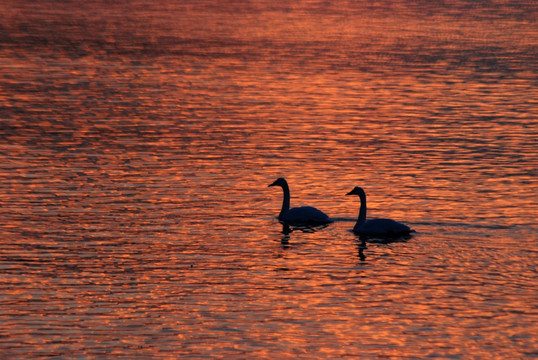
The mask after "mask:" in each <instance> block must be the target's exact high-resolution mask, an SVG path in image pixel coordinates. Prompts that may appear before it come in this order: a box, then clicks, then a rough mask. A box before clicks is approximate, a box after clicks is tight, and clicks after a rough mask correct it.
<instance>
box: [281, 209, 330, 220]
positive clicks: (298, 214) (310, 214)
mask: <svg viewBox="0 0 538 360" xmlns="http://www.w3.org/2000/svg"><path fill="white" fill-rule="evenodd" d="M280 220H282V221H285V222H287V223H290V224H308V225H316V224H328V223H331V222H332V220H331V219H330V218H329V217H328V216H327V214H325V213H324V212H323V211H321V210H318V209H316V208H315V207H312V206H301V207H297V208H293V209H289V210H288V211H286V213H284V215H283V216H282V217H281V219H280Z"/></svg>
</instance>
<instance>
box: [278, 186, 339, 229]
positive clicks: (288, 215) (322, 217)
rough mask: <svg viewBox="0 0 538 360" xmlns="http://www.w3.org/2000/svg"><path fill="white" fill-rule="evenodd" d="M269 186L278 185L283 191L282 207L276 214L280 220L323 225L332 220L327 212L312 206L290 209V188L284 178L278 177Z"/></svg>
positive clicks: (291, 222)
mask: <svg viewBox="0 0 538 360" xmlns="http://www.w3.org/2000/svg"><path fill="white" fill-rule="evenodd" d="M270 186H280V187H282V190H283V191H284V200H283V201H282V209H281V210H280V214H278V220H280V221H281V222H284V223H287V224H290V225H323V224H329V223H332V222H333V220H331V219H330V218H329V216H328V215H327V214H325V213H324V212H323V211H321V210H318V209H316V208H315V207H312V206H301V207H296V208H292V209H290V188H289V186H288V182H287V181H286V179H284V178H278V179H276V180H275V181H274V182H273V183H272V184H270V185H269V187H270Z"/></svg>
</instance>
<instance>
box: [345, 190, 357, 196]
mask: <svg viewBox="0 0 538 360" xmlns="http://www.w3.org/2000/svg"><path fill="white" fill-rule="evenodd" d="M355 194H356V192H355V189H353V190H351V191H350V192H348V193H347V194H346V195H355Z"/></svg>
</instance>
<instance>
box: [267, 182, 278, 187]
mask: <svg viewBox="0 0 538 360" xmlns="http://www.w3.org/2000/svg"><path fill="white" fill-rule="evenodd" d="M275 185H276V181H275V182H274V183H272V184H271V185H268V186H267V187H271V186H275Z"/></svg>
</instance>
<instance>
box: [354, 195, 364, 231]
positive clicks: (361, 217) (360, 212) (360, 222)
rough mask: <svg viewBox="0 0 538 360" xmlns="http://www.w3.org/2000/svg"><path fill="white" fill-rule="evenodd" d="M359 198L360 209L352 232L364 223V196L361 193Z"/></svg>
mask: <svg viewBox="0 0 538 360" xmlns="http://www.w3.org/2000/svg"><path fill="white" fill-rule="evenodd" d="M359 197H360V199H361V209H360V210H359V218H358V219H357V223H356V224H355V226H354V227H353V229H354V230H357V229H359V228H360V227H361V226H362V225H363V224H364V223H365V222H366V194H365V193H364V192H361V193H360V194H359Z"/></svg>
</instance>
